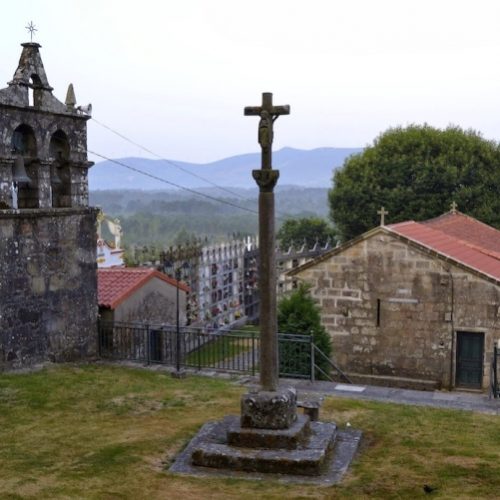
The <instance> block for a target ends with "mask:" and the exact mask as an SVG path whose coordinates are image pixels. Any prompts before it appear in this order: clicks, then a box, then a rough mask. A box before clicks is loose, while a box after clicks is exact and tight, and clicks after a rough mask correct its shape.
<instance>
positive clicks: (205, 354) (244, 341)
mask: <svg viewBox="0 0 500 500" xmlns="http://www.w3.org/2000/svg"><path fill="white" fill-rule="evenodd" d="M233 335H234V338H232V337H233V336H232V335H231V332H229V333H227V334H225V335H224V336H221V337H218V338H216V339H214V340H213V341H212V342H209V343H206V344H204V345H203V346H202V347H200V348H199V349H197V350H195V351H192V352H190V353H189V354H188V355H187V356H186V360H185V363H186V364H188V365H190V366H202V367H206V366H217V365H218V363H220V362H222V361H223V360H228V361H229V366H231V364H230V360H231V358H234V357H235V356H238V354H241V353H243V352H248V351H250V350H251V349H252V346H253V345H255V346H257V345H258V339H257V338H256V340H255V341H254V343H252V340H251V339H252V336H251V335H250V334H249V335H248V337H247V338H245V337H242V332H238V333H237V334H233ZM236 335H238V337H237V336H236Z"/></svg>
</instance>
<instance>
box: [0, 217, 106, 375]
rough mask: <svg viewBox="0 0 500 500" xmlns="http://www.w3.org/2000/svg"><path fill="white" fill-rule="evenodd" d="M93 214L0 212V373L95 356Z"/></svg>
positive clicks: (95, 289)
mask: <svg viewBox="0 0 500 500" xmlns="http://www.w3.org/2000/svg"><path fill="white" fill-rule="evenodd" d="M96 214H97V211H96V210H95V209H93V208H68V209H33V210H21V211H19V210H18V211H14V210H0V370H3V369H10V368H19V367H23V366H29V365H32V364H35V363H39V362H43V361H55V362H57V361H72V360H77V359H84V358H89V357H93V356H95V354H96V349H97V275H96V244H95V241H96V237H95V234H96V229H95V228H96V225H95V224H96Z"/></svg>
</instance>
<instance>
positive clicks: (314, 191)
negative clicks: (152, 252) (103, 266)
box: [90, 186, 328, 245]
mask: <svg viewBox="0 0 500 500" xmlns="http://www.w3.org/2000/svg"><path fill="white" fill-rule="evenodd" d="M230 190H231V192H233V193H234V196H232V195H230V194H229V193H227V192H226V191H220V190H217V189H215V188H210V189H204V190H199V191H200V192H201V193H203V194H204V195H206V196H207V197H203V196H197V195H195V194H193V193H186V192H183V191H178V190H170V191H140V190H127V191H125V190H110V191H104V190H103V191H91V193H90V203H91V205H93V206H99V207H101V208H102V209H103V211H104V213H106V214H107V215H108V216H111V217H114V218H119V219H120V222H121V225H122V228H123V233H124V238H123V240H124V243H125V244H126V245H148V244H152V243H154V244H162V245H168V244H173V243H176V242H178V241H182V240H183V239H185V238H187V237H192V236H196V237H199V238H205V237H208V238H209V239H212V240H214V239H219V240H220V239H224V238H227V237H228V236H229V235H233V234H238V235H247V234H251V235H254V234H256V233H257V197H258V191H257V189H256V188H253V189H238V188H231V189H230ZM327 191H328V190H327V188H326V187H325V188H300V187H295V186H289V187H287V186H282V187H278V188H277V189H276V211H277V216H278V218H279V219H278V221H277V225H278V227H279V225H280V223H281V222H282V221H283V220H284V219H285V218H286V217H289V216H293V217H302V216H310V215H318V216H321V217H326V216H327V213H328V205H327V198H328V194H327ZM217 200H220V201H217ZM235 205H237V206H240V207H243V208H245V209H247V210H241V209H239V208H237V207H236V206H235Z"/></svg>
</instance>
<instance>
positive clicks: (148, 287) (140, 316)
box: [103, 278, 186, 325]
mask: <svg viewBox="0 0 500 500" xmlns="http://www.w3.org/2000/svg"><path fill="white" fill-rule="evenodd" d="M176 300H177V299H176V288H175V286H173V285H169V284H168V283H166V282H165V281H163V280H161V279H158V278H152V279H150V280H149V281H148V282H147V283H145V284H144V285H143V286H142V287H141V288H140V289H138V290H135V291H134V293H133V294H131V295H130V296H129V297H128V298H127V299H125V300H124V301H123V302H122V303H121V304H119V305H118V306H117V307H116V309H115V311H114V317H113V319H114V321H124V322H127V323H130V322H134V321H139V322H145V323H165V324H168V325H174V324H175V323H176ZM103 319H104V318H103ZM179 322H180V324H181V325H185V324H186V292H184V291H182V290H179Z"/></svg>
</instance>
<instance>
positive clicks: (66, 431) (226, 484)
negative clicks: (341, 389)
mask: <svg viewBox="0 0 500 500" xmlns="http://www.w3.org/2000/svg"><path fill="white" fill-rule="evenodd" d="M242 391H243V389H242V388H241V387H239V386H236V385H233V384H231V383H230V382H227V381H222V380H218V379H209V378H202V377H188V378H187V379H183V380H182V379H181V380H177V379H173V378H171V377H170V376H169V375H168V374H163V373H161V372H153V371H148V370H142V369H131V368H121V367H110V366H102V365H88V366H86V365H85V366H83V365H82V366H69V365H67V366H55V367H52V368H48V369H45V370H43V371H40V372H36V373H31V374H8V375H5V374H0V498H2V499H4V498H37V499H41V498H51V499H52V498H95V499H108V498H109V499H115V498H131V499H143V498H144V499H156V498H167V499H168V498H175V499H182V500H187V499H212V498H213V499H223V498H239V499H247V498H248V499H250V498H251V499H254V500H255V499H257V498H276V499H278V498H368V497H370V498H419V497H422V498H424V497H431V496H432V497H435V498H439V497H444V498H498V497H499V496H500V418H499V417H494V416H488V415H482V414H474V413H468V412H460V411H450V410H436V409H431V408H420V407H413V406H402V405H394V404H385V403H369V402H362V401H356V400H348V399H334V398H327V399H326V401H325V404H324V407H323V409H322V419H323V420H333V421H335V422H337V424H338V425H340V426H343V425H345V424H346V423H347V422H350V423H351V425H352V426H353V427H356V428H360V429H363V431H364V432H365V439H364V444H363V449H362V451H361V453H360V454H359V456H358V458H357V460H356V462H355V464H354V465H353V467H352V469H351V471H350V472H349V474H348V475H347V476H346V478H345V480H344V481H343V483H342V484H341V485H339V486H335V487H328V488H324V487H313V486H297V485H282V484H278V483H276V482H270V481H259V482H254V481H243V480H236V479H206V478H190V477H182V476H174V475H171V474H169V473H168V472H166V470H165V468H166V467H167V465H168V463H169V462H170V461H171V460H172V458H173V457H174V456H175V454H176V453H177V452H178V451H179V450H180V449H181V448H182V447H183V446H184V445H185V444H186V443H187V442H188V440H189V439H190V438H191V437H192V436H193V434H194V433H195V432H196V431H197V430H198V429H199V427H200V426H201V425H202V424H203V423H204V422H206V421H207V420H213V419H219V418H221V417H222V416H223V415H226V414H237V413H238V411H239V395H240V394H241V392H242ZM424 484H429V485H432V486H436V487H438V490H437V491H436V492H434V493H433V494H432V495H426V494H425V493H424V491H423V485H424Z"/></svg>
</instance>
